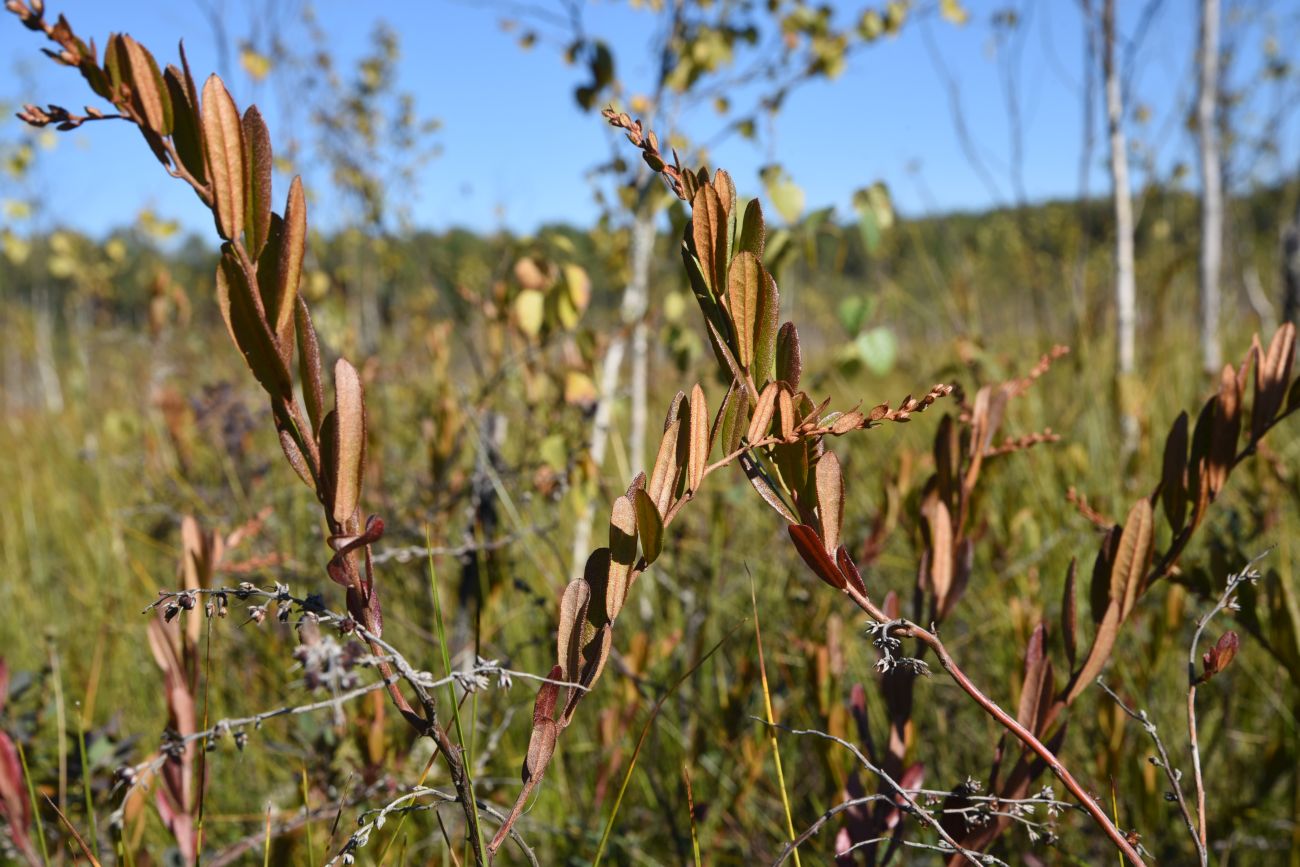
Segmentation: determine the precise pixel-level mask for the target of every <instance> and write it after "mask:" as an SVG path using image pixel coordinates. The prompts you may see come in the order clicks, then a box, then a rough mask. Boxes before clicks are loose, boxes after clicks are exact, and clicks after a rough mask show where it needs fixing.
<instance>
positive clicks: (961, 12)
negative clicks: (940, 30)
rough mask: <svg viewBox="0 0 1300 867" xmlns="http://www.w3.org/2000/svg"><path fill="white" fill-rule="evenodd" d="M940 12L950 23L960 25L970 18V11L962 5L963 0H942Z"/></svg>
mask: <svg viewBox="0 0 1300 867" xmlns="http://www.w3.org/2000/svg"><path fill="white" fill-rule="evenodd" d="M939 12H940V14H941V15H943V17H944V18H945V19H946V20H947V21H948V22H949V23H950V24H956V25H959V26H960V25H962V24H965V23H966V22H967V21H969V20H970V13H969V12H967V11H966V9H965V7H963V6H962V5H961V0H942V2H941V3H940V4H939Z"/></svg>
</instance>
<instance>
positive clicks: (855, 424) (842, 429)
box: [831, 409, 867, 437]
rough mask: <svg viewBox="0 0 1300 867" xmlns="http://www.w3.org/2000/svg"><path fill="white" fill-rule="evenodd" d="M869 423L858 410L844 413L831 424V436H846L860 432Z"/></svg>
mask: <svg viewBox="0 0 1300 867" xmlns="http://www.w3.org/2000/svg"><path fill="white" fill-rule="evenodd" d="M866 423H867V417H866V416H865V415H863V414H862V413H860V412H858V411H857V410H856V409H852V410H849V411H848V412H842V413H840V414H839V415H837V416H836V417H835V421H833V422H831V436H837V437H838V436H844V434H846V433H848V432H849V431H855V430H860V429H861V428H862V427H863V426H864V425H866Z"/></svg>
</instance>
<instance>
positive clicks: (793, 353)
mask: <svg viewBox="0 0 1300 867" xmlns="http://www.w3.org/2000/svg"><path fill="white" fill-rule="evenodd" d="M773 376H774V377H775V378H776V379H780V380H784V381H785V382H788V383H790V387H791V388H798V387H799V378H800V377H801V376H803V356H802V354H801V352H800V350H799V330H798V329H797V328H795V327H794V323H793V322H787V323H785V324H784V325H782V326H781V330H780V331H778V332H777V335H776V370H775V372H774V374H773Z"/></svg>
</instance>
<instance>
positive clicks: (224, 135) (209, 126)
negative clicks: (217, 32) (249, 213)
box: [201, 75, 244, 241]
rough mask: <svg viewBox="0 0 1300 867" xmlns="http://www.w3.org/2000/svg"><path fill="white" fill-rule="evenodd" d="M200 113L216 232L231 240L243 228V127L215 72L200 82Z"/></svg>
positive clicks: (228, 94) (228, 92)
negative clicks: (201, 84) (201, 101)
mask: <svg viewBox="0 0 1300 867" xmlns="http://www.w3.org/2000/svg"><path fill="white" fill-rule="evenodd" d="M201 113H202V119H203V140H204V143H205V145H206V150H207V157H208V177H209V178H211V179H212V211H213V214H214V216H215V217H216V222H217V232H218V233H219V234H220V235H221V237H223V238H225V239H226V240H227V241H234V240H235V239H237V238H238V237H239V236H240V234H241V233H242V232H243V231H244V131H243V126H242V124H241V123H240V121H239V109H237V108H235V101H234V100H233V99H231V98H230V91H228V90H226V86H225V85H224V84H223V83H222V82H221V79H220V78H218V77H217V76H216V75H210V76H208V80H207V82H205V83H204V85H203V107H202V112H201Z"/></svg>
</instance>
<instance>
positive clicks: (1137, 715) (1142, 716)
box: [1097, 677, 1209, 867]
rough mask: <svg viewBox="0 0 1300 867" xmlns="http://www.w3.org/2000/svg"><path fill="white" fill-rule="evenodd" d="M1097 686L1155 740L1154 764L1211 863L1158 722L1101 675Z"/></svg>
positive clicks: (1199, 852)
mask: <svg viewBox="0 0 1300 867" xmlns="http://www.w3.org/2000/svg"><path fill="white" fill-rule="evenodd" d="M1097 686H1099V687H1101V689H1102V691H1103V692H1105V693H1106V695H1108V696H1110V697H1111V699H1113V700H1114V702H1115V704H1117V705H1119V709H1120V710H1122V711H1124V713H1126V714H1128V715H1129V716H1130V717H1132V718H1133V719H1134V720H1136V721H1137V722H1138V723H1139V724H1141V726H1142V728H1143V729H1144V730H1145V731H1146V733H1147V734H1148V735H1150V736H1151V740H1152V741H1154V742H1155V745H1156V750H1157V751H1158V752H1159V753H1160V759H1159V761H1158V762H1157V761H1156V760H1154V759H1153V760H1152V764H1159V766H1160V767H1161V768H1162V769H1163V770H1164V772H1165V777H1166V778H1167V779H1168V780H1169V787H1170V791H1171V792H1172V793H1173V795H1174V800H1175V801H1177V802H1178V809H1179V811H1181V812H1182V814H1183V824H1185V825H1186V826H1187V831H1188V833H1189V834H1191V835H1192V842H1193V843H1195V844H1196V856H1197V858H1198V860H1199V861H1200V862H1201V865H1202V867H1205V865H1206V864H1208V863H1209V862H1208V856H1207V854H1206V851H1205V843H1204V842H1203V841H1202V840H1201V835H1200V834H1199V833H1198V832H1197V830H1196V821H1195V820H1194V819H1193V818H1192V812H1191V810H1190V809H1189V808H1188V806H1187V799H1186V798H1184V797H1183V787H1182V784H1181V781H1182V777H1183V773H1182V771H1180V770H1178V769H1177V768H1176V767H1174V764H1173V762H1171V761H1170V760H1169V753H1168V751H1166V750H1165V742H1164V741H1163V740H1161V738H1160V733H1159V732H1158V731H1156V724H1155V723H1153V722H1152V721H1151V718H1150V717H1149V716H1147V712H1146V711H1145V710H1134V709H1133V708H1131V707H1129V706H1128V705H1127V704H1125V703H1124V700H1123V699H1121V698H1120V697H1119V696H1118V695H1117V694H1116V693H1115V691H1114V690H1113V689H1111V688H1110V687H1109V686H1107V685H1106V681H1105V680H1103V679H1102V678H1100V677H1099V678H1097Z"/></svg>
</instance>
